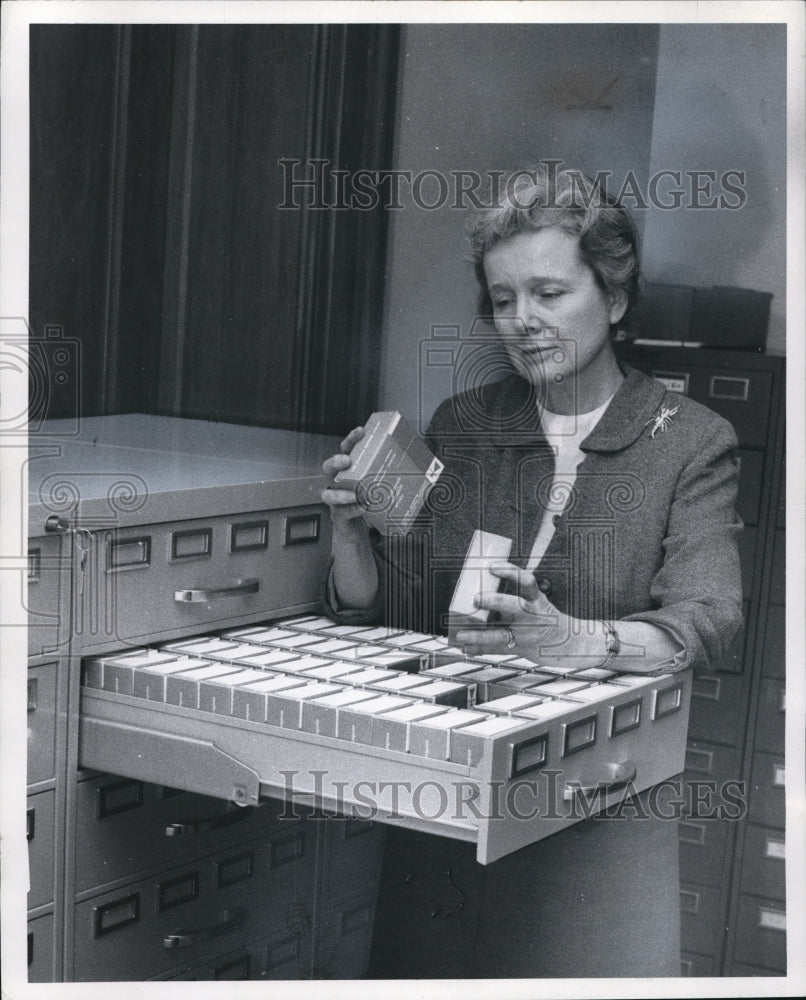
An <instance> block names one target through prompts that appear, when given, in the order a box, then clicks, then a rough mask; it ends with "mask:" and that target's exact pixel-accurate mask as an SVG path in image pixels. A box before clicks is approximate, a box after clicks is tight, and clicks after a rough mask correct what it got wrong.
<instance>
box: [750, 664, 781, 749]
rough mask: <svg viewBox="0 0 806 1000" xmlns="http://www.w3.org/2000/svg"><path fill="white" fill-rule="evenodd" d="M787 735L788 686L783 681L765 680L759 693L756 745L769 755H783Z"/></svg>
mask: <svg viewBox="0 0 806 1000" xmlns="http://www.w3.org/2000/svg"><path fill="white" fill-rule="evenodd" d="M785 735H786V686H785V684H784V682H783V681H777V680H767V679H766V678H765V679H764V680H762V682H761V690H760V692H759V703H758V718H757V722H756V743H755V745H756V747H757V748H758V749H759V750H764V751H765V752H767V753H778V754H783V752H784V736H785Z"/></svg>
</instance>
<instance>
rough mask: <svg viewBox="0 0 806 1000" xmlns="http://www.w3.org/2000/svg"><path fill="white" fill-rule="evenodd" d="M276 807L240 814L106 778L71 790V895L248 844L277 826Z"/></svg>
mask: <svg viewBox="0 0 806 1000" xmlns="http://www.w3.org/2000/svg"><path fill="white" fill-rule="evenodd" d="M280 808H281V807H280V805H279V804H277V803H266V804H265V805H264V806H261V807H260V808H256V809H239V808H237V807H236V806H232V805H230V804H229V803H227V802H226V801H223V800H222V799H214V798H210V797H209V796H206V795H194V794H192V793H190V792H183V791H180V792H178V793H177V791H176V790H175V789H171V788H166V787H165V786H162V785H154V784H150V783H147V782H144V781H139V780H136V779H131V778H121V777H118V776H113V775H105V776H102V777H97V778H93V779H92V780H88V781H81V782H79V783H78V785H77V802H76V822H77V827H76V840H75V866H76V869H75V870H76V892H83V891H85V890H87V889H91V888H93V887H94V886H100V885H103V883H105V882H111V881H113V880H114V879H117V878H123V877H126V876H134V875H136V874H138V873H139V872H141V871H144V870H146V869H148V868H150V867H151V866H152V865H153V864H154V862H155V859H158V861H159V864H161V865H164V864H169V863H170V862H172V861H177V862H178V861H181V860H182V859H183V858H185V857H187V856H188V855H190V854H201V853H202V852H203V851H205V850H208V849H210V848H211V847H217V846H218V845H219V844H220V843H221V842H222V840H231V839H240V840H243V839H244V838H245V837H248V836H249V835H250V833H254V832H255V831H256V830H257V829H259V828H266V827H269V826H270V825H272V824H273V823H275V822H276V818H277V814H278V812H279V810H280Z"/></svg>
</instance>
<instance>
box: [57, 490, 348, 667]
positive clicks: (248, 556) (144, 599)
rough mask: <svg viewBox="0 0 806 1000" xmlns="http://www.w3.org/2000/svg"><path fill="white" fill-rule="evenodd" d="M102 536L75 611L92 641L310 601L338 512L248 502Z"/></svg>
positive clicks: (203, 624) (239, 617)
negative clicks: (241, 509)
mask: <svg viewBox="0 0 806 1000" xmlns="http://www.w3.org/2000/svg"><path fill="white" fill-rule="evenodd" d="M94 546H95V548H94V563H95V566H94V569H93V572H92V579H91V580H90V581H88V583H87V584H85V587H84V594H83V595H82V599H81V602H80V604H79V608H78V611H77V613H76V618H77V621H76V631H77V633H78V634H79V635H80V636H81V637H82V646H83V648H84V649H89V648H93V647H96V646H99V645H103V646H106V647H108V646H109V645H110V644H118V645H120V644H123V645H125V644H126V643H129V642H132V641H133V640H135V639H141V638H144V637H149V638H159V637H161V636H163V635H166V634H169V633H171V632H173V633H181V632H185V633H187V632H188V631H189V630H190V629H192V628H196V629H197V630H202V629H209V628H210V626H211V625H212V624H213V623H216V622H217V623H221V624H222V625H223V624H225V623H227V622H231V623H233V624H235V623H237V622H239V621H244V620H246V619H248V618H250V617H251V618H254V617H255V616H256V615H259V614H261V613H264V614H265V613H266V612H267V611H268V610H272V611H283V610H284V611H286V612H291V611H295V610H304V609H306V608H308V607H310V605H311V595H312V594H318V593H319V586H320V582H321V580H322V578H323V575H324V572H325V569H326V566H327V562H328V559H329V557H330V518H329V516H328V514H327V510H326V508H325V507H324V505H322V504H319V505H316V506H310V507H294V508H286V509H278V510H270V511H259V512H250V513H248V514H243V515H231V516H228V517H215V518H209V519H204V520H195V521H182V522H173V523H168V524H156V525H145V526H142V527H133V528H125V529H119V530H118V531H115V532H112V531H108V532H103V533H98V534H97V536H96V537H95V539H94ZM93 603H94V604H95V610H93Z"/></svg>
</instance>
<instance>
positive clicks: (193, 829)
mask: <svg viewBox="0 0 806 1000" xmlns="http://www.w3.org/2000/svg"><path fill="white" fill-rule="evenodd" d="M251 813H252V810H251V809H250V808H248V807H246V808H241V809H233V810H232V812H226V813H222V814H221V815H220V816H211V817H210V818H209V819H184V820H179V821H177V822H176V823H169V824H168V825H167V826H166V827H165V836H166V837H191V836H193V835H194V834H196V833H209V832H210V831H211V830H223V829H224V828H225V827H227V826H233V825H234V824H235V823H240V822H241V821H242V820H245V819H248V818H249V816H250V815H251Z"/></svg>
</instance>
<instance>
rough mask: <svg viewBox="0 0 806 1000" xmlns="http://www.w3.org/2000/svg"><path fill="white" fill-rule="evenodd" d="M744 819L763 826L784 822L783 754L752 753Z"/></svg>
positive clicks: (784, 780) (778, 825)
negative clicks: (748, 803)
mask: <svg viewBox="0 0 806 1000" xmlns="http://www.w3.org/2000/svg"><path fill="white" fill-rule="evenodd" d="M749 794H750V808H749V811H748V818H749V819H750V820H751V822H753V823H759V824H761V825H763V826H776V827H780V828H783V827H784V826H785V823H786V766H785V764H784V758H783V755H780V756H776V755H773V754H767V753H755V754H753V767H752V771H751V776H750V789H749Z"/></svg>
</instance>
